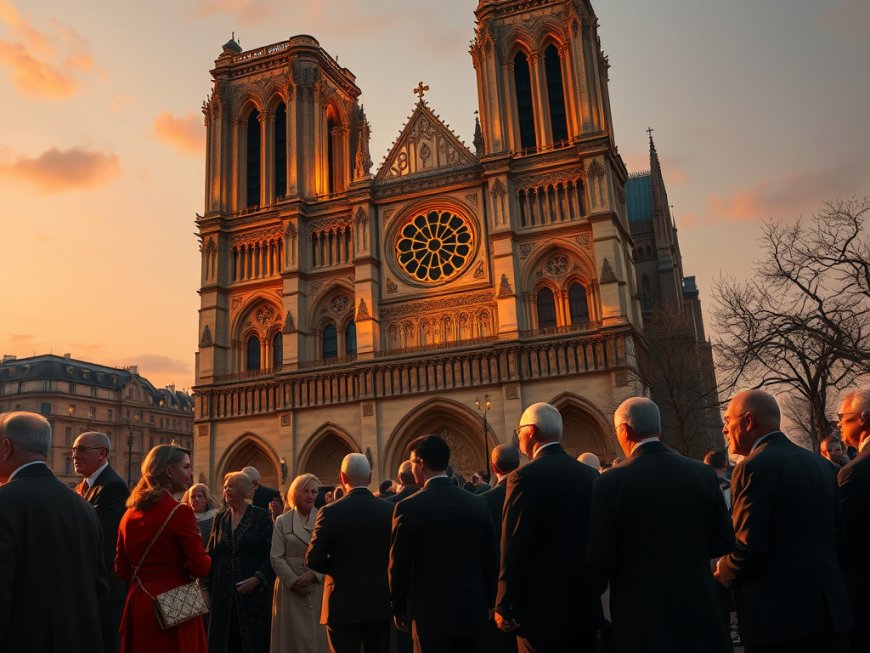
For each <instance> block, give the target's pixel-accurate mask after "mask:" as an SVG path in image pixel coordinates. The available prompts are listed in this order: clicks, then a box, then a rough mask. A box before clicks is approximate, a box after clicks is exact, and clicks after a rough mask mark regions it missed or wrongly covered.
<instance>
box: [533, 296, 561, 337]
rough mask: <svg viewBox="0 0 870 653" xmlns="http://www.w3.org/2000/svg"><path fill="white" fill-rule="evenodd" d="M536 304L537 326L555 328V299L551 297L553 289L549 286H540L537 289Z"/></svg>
mask: <svg viewBox="0 0 870 653" xmlns="http://www.w3.org/2000/svg"><path fill="white" fill-rule="evenodd" d="M536 304H537V309H538V328H539V329H554V328H556V300H555V299H554V297H553V291H552V290H550V289H549V288H541V289H540V290H539V291H538V297H537V300H536Z"/></svg>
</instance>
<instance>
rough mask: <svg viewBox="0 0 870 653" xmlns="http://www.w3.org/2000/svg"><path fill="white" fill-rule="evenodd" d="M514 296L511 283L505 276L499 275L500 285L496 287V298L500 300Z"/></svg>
mask: <svg viewBox="0 0 870 653" xmlns="http://www.w3.org/2000/svg"><path fill="white" fill-rule="evenodd" d="M513 294H514V289H513V288H512V287H511V282H510V281H509V280H508V278H507V275H506V274H503V275H501V283H500V284H499V286H498V297H499V299H501V298H502V297H511V296H513Z"/></svg>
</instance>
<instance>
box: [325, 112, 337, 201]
mask: <svg viewBox="0 0 870 653" xmlns="http://www.w3.org/2000/svg"><path fill="white" fill-rule="evenodd" d="M335 127H336V123H335V120H334V119H333V118H332V116H329V117H328V118H327V119H326V166H327V171H326V183H327V188H326V192H327V193H334V192H335V191H336V188H335V155H336V150H337V147H336V143H335V138H336V129H335Z"/></svg>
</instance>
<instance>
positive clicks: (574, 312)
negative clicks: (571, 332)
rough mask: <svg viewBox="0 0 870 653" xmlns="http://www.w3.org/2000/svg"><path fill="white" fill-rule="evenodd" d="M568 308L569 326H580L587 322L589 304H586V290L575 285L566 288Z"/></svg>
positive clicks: (577, 284)
mask: <svg viewBox="0 0 870 653" xmlns="http://www.w3.org/2000/svg"><path fill="white" fill-rule="evenodd" d="M568 308H569V310H570V312H571V325H572V326H580V325H584V324H586V323H587V322H589V304H587V302H586V288H584V287H583V284H581V283H575V284H574V285H572V286H571V287H570V288H568Z"/></svg>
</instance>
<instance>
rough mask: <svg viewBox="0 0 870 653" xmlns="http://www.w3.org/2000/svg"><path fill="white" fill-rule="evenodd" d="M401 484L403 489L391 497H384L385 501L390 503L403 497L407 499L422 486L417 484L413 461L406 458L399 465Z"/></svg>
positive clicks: (396, 501)
mask: <svg viewBox="0 0 870 653" xmlns="http://www.w3.org/2000/svg"><path fill="white" fill-rule="evenodd" d="M398 479H399V485H401V486H402V487H401V489H400V490H399V491H398V492H396V493H395V494H394V495H392V496H390V497H384V501H389V502H390V503H399V501H401V500H402V499H407V498H408V497H409V496H411V495H412V494H414V493H415V492H416V491H417V490H419V489H420V488H419V487H418V486H417V481H416V479H415V478H414V468H413V467H412V466H411V461H410V460H406V461H405V462H403V463H402V464H401V465H399V471H398Z"/></svg>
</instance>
